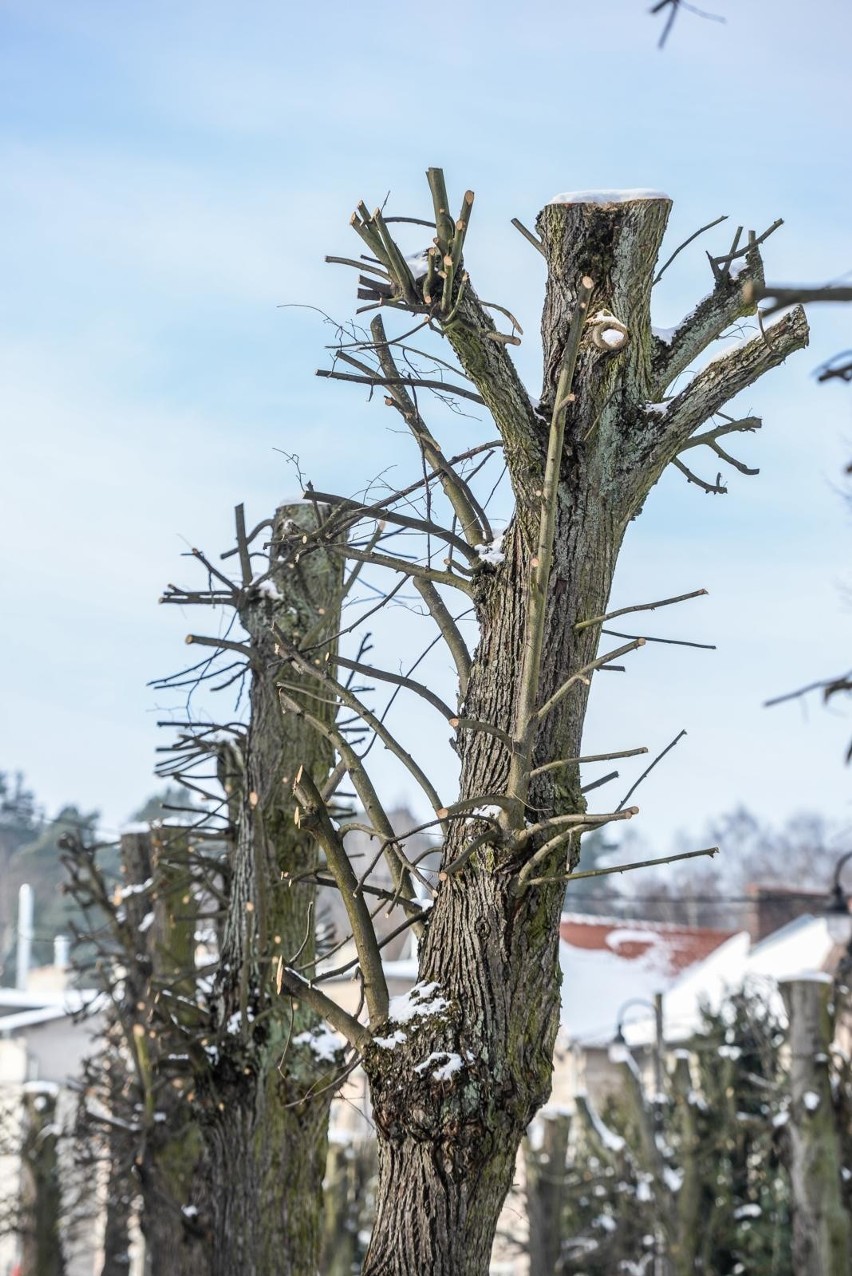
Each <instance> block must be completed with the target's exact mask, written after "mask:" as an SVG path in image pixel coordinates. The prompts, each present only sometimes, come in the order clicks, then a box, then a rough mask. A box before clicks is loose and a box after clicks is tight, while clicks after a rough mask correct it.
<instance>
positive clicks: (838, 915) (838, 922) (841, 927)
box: [825, 851, 852, 956]
mask: <svg viewBox="0 0 852 1276" xmlns="http://www.w3.org/2000/svg"><path fill="white" fill-rule="evenodd" d="M850 860H852V851H847V852H846V854H845V855H841V856H840V859H839V860H838V861H837V863H836V864H835V866H834V878H833V880H832V883H831V895H830V897H829V904H828V907H827V908H826V910H825V920H826V922H827V924H828V933H829V934H830V935H831V938H832V939H833V940H834V942H835V943H836V944H843V945H844V947H845V948H846V950H847V953H849V954H850V956H852V913H850V912H849V896H848V895H847V894H846V892H845V891H844V889H843V886H842V884H841V881H840V875H841V873H842V872H843V868H844V866H845V865H846V864H848V863H849V861H850Z"/></svg>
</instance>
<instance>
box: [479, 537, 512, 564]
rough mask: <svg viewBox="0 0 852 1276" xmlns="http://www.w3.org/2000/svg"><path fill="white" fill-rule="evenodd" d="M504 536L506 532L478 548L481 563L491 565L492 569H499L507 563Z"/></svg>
mask: <svg viewBox="0 0 852 1276" xmlns="http://www.w3.org/2000/svg"><path fill="white" fill-rule="evenodd" d="M504 535H505V533H504V532H499V533H498V534H497V535H496V536H495V537H494V539H493V541H486V542H485V544H484V545H477V546H476V552H477V554H478V555H479V561H480V562H482V563H489V564H490V565H491V566H492V567H497V566H499V564H500V563H502V562H504V561H505V559H506V555H505V554H504V553H503V537H504Z"/></svg>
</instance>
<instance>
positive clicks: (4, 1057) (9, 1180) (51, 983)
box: [0, 968, 100, 1276]
mask: <svg viewBox="0 0 852 1276" xmlns="http://www.w3.org/2000/svg"><path fill="white" fill-rule="evenodd" d="M51 971H53V968H45V969H44V970H43V971H35V970H34V971H32V972H31V982H32V984H33V985H34V987H28V988H26V989H23V990H20V989H16V988H0V1091H2V1096H3V1105H2V1111H0V1127H2V1128H0V1195H2V1198H3V1203H4V1205H7V1206H10V1207H12V1208H14V1207H15V1204H16V1202H17V1200H18V1197H19V1193H20V1187H21V1181H22V1179H21V1169H22V1167H21V1161H20V1158H19V1156H18V1155H17V1154H16V1151H15V1149H16V1147H17V1146H18V1145H19V1144H18V1137H19V1134H18V1132H19V1130H20V1122H21V1119H22V1113H23V1110H24V1105H25V1100H26V1098H27V1096H33V1095H35V1096H36V1104H37V1105H39V1106H40V1105H41V1104H42V1102H45V1101H49V1102H50V1103H51V1104H52V1105H55V1106H54V1108H53V1111H54V1113H55V1116H54V1117H53V1121H54V1122H55V1124H56V1127H57V1128H58V1129H59V1130H61V1129H63V1128H68V1127H69V1126H70V1124H71V1122H72V1119H73V1111H74V1105H75V1102H76V1098H75V1095H74V1093H73V1092H72V1090H71V1089H70V1088H69V1083H72V1082H74V1081H75V1080H77V1079H78V1078H79V1077H80V1075H81V1073H82V1062H83V1059H84V1058H85V1057H86V1056H87V1055H89V1054H91V1053H92V1037H93V1034H94V1033H95V1032H96V1031H97V1028H98V1022H97V1015H96V1014H94V1015H93V1016H92V1017H87V1018H86V1019H85V1020H83V1021H80V1020H78V1019H77V1018H76V1016H77V1015H78V1013H79V1012H80V1011H81V1010H82V1009H83V1008H84V1007H86V1006H88V1005H90V1003H92V1002H93V1001H96V1000H97V997H98V994H96V993H94V992H92V991H80V990H75V989H66V988H63V987H62V986H61V984H62V983H63V982H64V972H58V971H57V972H55V975H56V977H55V978H54V979H51V978H50V977H49V972H51ZM93 1010H96V1007H93ZM39 1096H43V1098H39ZM59 1157H60V1165H61V1166H62V1165H63V1164H64V1170H63V1178H64V1177H65V1175H67V1176H68V1178H67V1180H66V1181H68V1182H70V1181H71V1178H72V1169H71V1166H70V1163H69V1154H68V1150H67V1149H66V1148H63V1147H62V1146H60V1148H59ZM96 1231H97V1228H96V1227H94V1226H92V1227H89V1228H87V1229H86V1232H85V1233H84V1234H81V1235H79V1236H77V1237H74V1238H70V1237H69V1238H67V1240H68V1248H67V1252H66V1255H65V1257H66V1273H67V1276H96V1273H97V1272H99V1270H100V1254H99V1252H98V1251H99V1238H98V1236H97V1235H96V1234H94V1233H95V1232H96ZM19 1261H20V1243H19V1239H18V1238H17V1237H16V1236H14V1235H0V1273H2V1276H6V1273H7V1272H13V1271H15V1270H16V1267H17V1264H18V1263H19Z"/></svg>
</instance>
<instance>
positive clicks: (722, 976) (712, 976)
mask: <svg viewBox="0 0 852 1276" xmlns="http://www.w3.org/2000/svg"><path fill="white" fill-rule="evenodd" d="M820 898H821V901H823V902H824V900H825V896H824V895H823V896H821V897H820ZM843 953H844V950H843V948H842V947H841V946H840V945H838V944H836V943H835V942H834V940H833V939H832V937H831V934H830V933H829V927H828V922H827V920H826V917H825V915H824V913H820V914H816V915H814V914H807V913H806V914H804V915H802V916H799V917H796V919H795V921H791V922H789V923H788V924H787V925H786V926H782V927H781V928H780V929H779V930H776V931H774V932H773V933H772V934H770V935H767V936H766V938H765V939H761V940H760V941H759V942H757V943H754V942H753V941H752V938H751V936H750V935H749V933H748V932H747V931H741V932H740V933H739V934H737V935H734V936H732V937H731V938H730V939H729V940H728V941H727V942H726V943H724V944H722V945H721V946H720V947H718V948H717V949H716V950H715V951H714V952H712V953H711V954H709V955H708V956H707V957H706V959H705V960H704V961H702V962H700V963H699V964H697V965H695V966H693V967H692V968H691V969H689V970H686V971H684V972H683V974H682V975H681V976H680V978H678V979H677V980H675V981H674V982H673V983H671V984H670V985H669V987H668V989H667V990H666V991H665V992H664V994H663V1021H664V1025H665V1039H666V1043H667V1044H668V1045H672V1044H674V1045H677V1044H678V1043H682V1042H684V1041H687V1040H688V1039H689V1038H690V1037H692V1036H693V1035H694V1034H695V1033H696V1032H697V1031H698V1029H699V1027H700V1025H701V1019H702V1009H703V1007H705V1006H706V1007H707V1008H708V1009H710V1010H711V1011H713V1010H718V1008H719V1007H720V1006H721V1004H722V1002H723V1001H724V1000H725V999H726V998H727V997H729V996H730V995H731V994H732V993H736V992H739V991H740V990H741V989H743V988H744V989H746V990H750V991H752V992H753V993H756V994H757V995H758V996H761V997H763V998H765V999H766V1000H768V1001H769V1002H770V1003H771V1005H772V1007H773V1009H774V1010H775V1011H776V1013H777V1014H778V1016H779V1018H781V1020H782V1021H783V1019H784V1008H783V1004H782V1002H781V998H780V995H779V994H778V982H779V981H780V980H783V979H789V978H792V977H794V976H796V975H799V974H803V973H805V972H812V971H822V972H826V973H829V974H833V973H834V971H835V969H836V967H837V965H838V962H839V961H840V960H841V958H842V957H843ZM624 1036H625V1039H626V1041H627V1044H628V1045H629V1046H631V1047H633V1048H641V1047H645V1046H649V1045H650V1044H651V1042H652V1041H653V1038H654V1029H653V1023H652V1020H651V1018H650V1016H649V1015H647V1014H644V1015H642V1016H641V1017H640V1016H637V1018H636V1019H635V1020H634V1021H633V1022H631V1023H629V1024H627V1025H626V1026H625V1030H624Z"/></svg>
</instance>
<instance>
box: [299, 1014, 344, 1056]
mask: <svg viewBox="0 0 852 1276" xmlns="http://www.w3.org/2000/svg"><path fill="white" fill-rule="evenodd" d="M293 1045H294V1046H307V1047H308V1048H309V1049H310V1050H311V1051H312V1052H313V1053H314V1054H315V1055H316V1057H317V1058H318V1059H319V1060H321V1061H322V1062H323V1063H334V1060H335V1056H336V1055H337V1053H338V1051H340V1050H342V1049H343V1048H344V1046H345V1045H346V1042H345V1041H344V1040H343V1038H342V1037H341V1035H340V1033H338V1032H335V1031H334V1029H333V1028H329V1026H328V1024H325V1023H323V1024H319V1026H318V1027H316V1028H314V1029H313V1031H312V1032H311V1031H308V1032H300V1033H299V1035H298V1037H294V1038H293Z"/></svg>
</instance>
